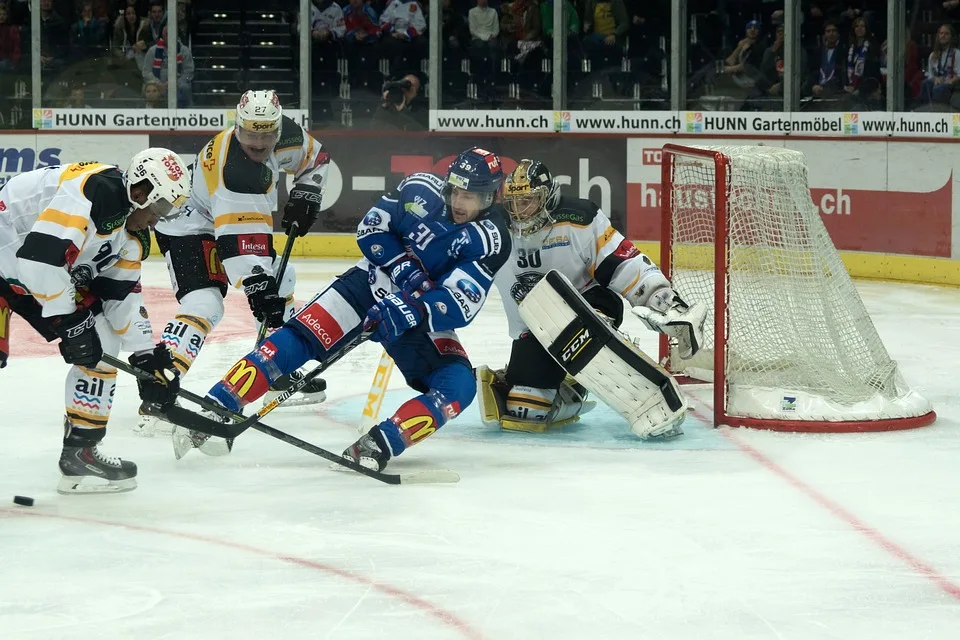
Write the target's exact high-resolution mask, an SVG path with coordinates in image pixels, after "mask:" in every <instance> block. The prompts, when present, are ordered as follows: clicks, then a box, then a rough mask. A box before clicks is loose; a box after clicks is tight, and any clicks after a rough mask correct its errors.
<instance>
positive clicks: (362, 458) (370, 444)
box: [336, 427, 390, 471]
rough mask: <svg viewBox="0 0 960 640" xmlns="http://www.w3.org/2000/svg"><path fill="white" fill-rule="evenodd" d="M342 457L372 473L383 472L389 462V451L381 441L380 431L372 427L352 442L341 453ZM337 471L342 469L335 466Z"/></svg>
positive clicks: (382, 440)
mask: <svg viewBox="0 0 960 640" xmlns="http://www.w3.org/2000/svg"><path fill="white" fill-rule="evenodd" d="M343 457H344V458H347V459H348V460H353V461H354V462H356V463H357V464H359V465H361V466H363V467H366V468H367V469H372V470H374V471H383V470H384V469H385V468H386V466H387V462H388V461H389V460H390V449H389V448H388V447H387V443H386V442H385V441H384V439H383V434H381V433H380V429H378V428H377V427H374V428H373V429H370V432H369V433H366V434H364V435H362V436H360V439H359V440H357V441H356V442H354V443H353V444H352V445H350V446H349V447H347V448H346V449H345V450H344V451H343ZM336 467H337V468H339V469H341V470H342V469H344V467H342V466H340V465H336Z"/></svg>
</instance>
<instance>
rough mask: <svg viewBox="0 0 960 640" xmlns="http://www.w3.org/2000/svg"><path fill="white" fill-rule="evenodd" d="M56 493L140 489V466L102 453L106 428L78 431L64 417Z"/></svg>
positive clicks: (111, 491)
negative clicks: (138, 480)
mask: <svg viewBox="0 0 960 640" xmlns="http://www.w3.org/2000/svg"><path fill="white" fill-rule="evenodd" d="M63 425H64V437H63V451H62V452H61V453H60V472H61V473H62V474H63V477H62V478H60V484H58V485H57V493H62V494H67V495H69V494H71V493H120V492H122V491H133V490H134V489H136V488H137V465H135V464H134V463H132V462H130V461H129V460H121V459H120V458H115V457H112V456H105V455H103V454H102V453H101V452H100V449H99V446H100V440H101V438H103V435H104V430H103V429H96V430H93V429H75V428H73V425H72V424H71V423H70V420H69V419H67V418H64V421H63Z"/></svg>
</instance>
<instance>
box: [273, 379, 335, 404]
mask: <svg viewBox="0 0 960 640" xmlns="http://www.w3.org/2000/svg"><path fill="white" fill-rule="evenodd" d="M303 377H304V374H302V373H300V371H294V372H293V373H290V374H287V375H285V376H281V377H279V378H277V380H276V381H275V382H274V383H273V385H272V386H271V387H270V390H269V391H267V392H266V393H265V394H264V396H263V404H264V405H267V404H269V403H271V402H273V401H274V400H276V398H277V396H279V395H280V394H281V393H283V392H284V391H286V390H287V389H289V388H290V387H291V386H292V385H293V383H294V382H297V381H299V380H302V379H303ZM326 390H327V382H326V380H324V379H323V378H313V379H312V380H311V381H310V382H308V383H307V384H306V386H304V387H303V388H302V389H300V392H299V393H297V394H296V395H294V396H293V397H292V398H290V399H289V400H286V401H285V402H284V403H283V406H284V407H300V406H304V405H308V404H320V403H321V402H323V401H324V400H326V399H327V394H326V393H325V392H326Z"/></svg>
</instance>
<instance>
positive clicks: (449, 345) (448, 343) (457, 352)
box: [433, 338, 467, 358]
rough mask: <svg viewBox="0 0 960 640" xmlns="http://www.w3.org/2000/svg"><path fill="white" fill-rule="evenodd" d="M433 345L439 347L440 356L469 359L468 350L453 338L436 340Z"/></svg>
mask: <svg viewBox="0 0 960 640" xmlns="http://www.w3.org/2000/svg"><path fill="white" fill-rule="evenodd" d="M433 344H434V346H436V347H437V351H439V352H440V355H444V356H460V357H462V358H466V357H467V350H466V349H464V348H463V345H462V344H460V342H459V341H457V340H454V339H453V338H434V339H433Z"/></svg>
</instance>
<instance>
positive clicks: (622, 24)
mask: <svg viewBox="0 0 960 640" xmlns="http://www.w3.org/2000/svg"><path fill="white" fill-rule="evenodd" d="M585 7H586V8H585V10H584V14H583V32H584V33H585V34H587V35H586V37H585V38H584V40H583V50H584V53H585V54H586V55H587V56H589V57H590V60H591V62H592V63H593V64H594V65H595V66H596V68H595V69H594V71H597V70H599V69H601V68H602V67H603V66H604V63H605V62H608V61H609V62H610V63H617V64H619V62H620V57H621V56H622V49H623V41H624V37H625V36H626V35H627V31H628V30H629V29H630V21H629V19H628V18H627V7H626V5H625V4H624V2H623V0H587V2H586V5H585Z"/></svg>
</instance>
